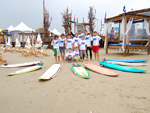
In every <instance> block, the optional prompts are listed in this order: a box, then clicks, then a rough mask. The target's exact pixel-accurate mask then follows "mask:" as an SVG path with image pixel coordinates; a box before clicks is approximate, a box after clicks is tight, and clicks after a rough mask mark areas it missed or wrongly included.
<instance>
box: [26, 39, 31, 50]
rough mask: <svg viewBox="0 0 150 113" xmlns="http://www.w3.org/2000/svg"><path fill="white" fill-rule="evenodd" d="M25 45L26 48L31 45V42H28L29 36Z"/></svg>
mask: <svg viewBox="0 0 150 113" xmlns="http://www.w3.org/2000/svg"><path fill="white" fill-rule="evenodd" d="M25 47H26V48H30V47H31V43H30V38H29V37H28V38H27V41H26V45H25Z"/></svg>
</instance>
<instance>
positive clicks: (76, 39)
mask: <svg viewBox="0 0 150 113" xmlns="http://www.w3.org/2000/svg"><path fill="white" fill-rule="evenodd" d="M73 43H74V49H75V48H76V47H78V46H79V37H78V33H76V34H75V37H74V38H73Z"/></svg>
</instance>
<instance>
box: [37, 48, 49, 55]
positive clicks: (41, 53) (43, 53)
mask: <svg viewBox="0 0 150 113" xmlns="http://www.w3.org/2000/svg"><path fill="white" fill-rule="evenodd" d="M47 47H48V45H43V47H42V48H41V50H40V51H38V52H37V54H36V56H37V55H38V54H40V56H43V55H44V56H49V55H48V54H47V50H46V48H47Z"/></svg>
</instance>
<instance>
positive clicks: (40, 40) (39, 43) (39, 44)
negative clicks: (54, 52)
mask: <svg viewBox="0 0 150 113" xmlns="http://www.w3.org/2000/svg"><path fill="white" fill-rule="evenodd" d="M42 43H43V41H42V39H41V36H40V33H38V36H37V40H36V44H35V45H36V47H41V46H42Z"/></svg>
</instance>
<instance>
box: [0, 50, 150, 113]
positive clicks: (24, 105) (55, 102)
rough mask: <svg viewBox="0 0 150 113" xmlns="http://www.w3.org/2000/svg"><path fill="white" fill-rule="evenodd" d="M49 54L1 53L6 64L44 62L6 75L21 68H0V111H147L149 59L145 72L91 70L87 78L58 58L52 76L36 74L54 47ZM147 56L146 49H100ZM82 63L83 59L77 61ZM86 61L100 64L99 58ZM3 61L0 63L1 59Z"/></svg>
mask: <svg viewBox="0 0 150 113" xmlns="http://www.w3.org/2000/svg"><path fill="white" fill-rule="evenodd" d="M48 54H49V55H50V56H49V57H45V56H44V57H35V56H31V55H29V56H28V57H24V56H23V55H21V53H17V52H14V53H10V52H5V53H3V58H4V59H5V60H7V62H8V63H9V64H15V63H22V62H30V61H38V60H41V61H42V62H44V63H46V65H45V66H44V68H43V69H40V70H37V71H34V72H30V73H26V74H22V75H14V76H7V74H8V73H10V72H14V71H16V70H19V69H23V68H24V67H23V68H0V113H150V60H149V61H148V62H147V63H148V65H147V66H140V67H136V68H139V69H146V70H147V72H146V73H128V72H121V71H117V70H112V69H110V70H112V71H114V72H117V73H119V76H118V77H108V76H104V75H101V74H97V73H95V72H92V71H90V70H88V71H89V73H90V76H91V77H90V79H82V78H80V77H78V76H76V75H75V74H74V73H73V72H72V69H71V65H72V63H66V62H60V64H61V66H62V67H61V71H60V73H59V74H58V75H57V76H56V77H55V78H53V79H51V80H48V81H39V80H38V78H39V77H40V76H41V75H42V74H43V72H45V71H46V70H47V69H48V68H49V67H50V66H51V65H53V64H54V63H55V60H54V56H53V51H52V50H50V49H48ZM102 58H111V59H113V58H115V59H150V55H147V52H146V51H142V52H141V51H131V52H130V53H129V54H127V56H126V57H124V56H123V52H122V51H117V50H109V54H108V55H106V54H105V50H104V49H102V48H101V49H100V59H102ZM79 63H80V64H83V62H79ZM89 63H92V64H96V65H99V63H98V61H95V60H93V61H89ZM0 65H2V63H0Z"/></svg>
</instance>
